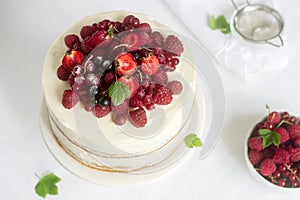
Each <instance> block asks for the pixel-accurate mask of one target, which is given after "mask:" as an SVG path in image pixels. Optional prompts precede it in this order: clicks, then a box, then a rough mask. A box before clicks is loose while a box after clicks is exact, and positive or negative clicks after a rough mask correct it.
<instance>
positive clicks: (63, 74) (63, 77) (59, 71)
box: [57, 65, 71, 81]
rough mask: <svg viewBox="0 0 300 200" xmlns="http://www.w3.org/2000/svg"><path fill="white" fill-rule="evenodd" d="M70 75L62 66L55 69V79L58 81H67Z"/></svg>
mask: <svg viewBox="0 0 300 200" xmlns="http://www.w3.org/2000/svg"><path fill="white" fill-rule="evenodd" d="M70 74H71V72H70V70H68V69H67V68H65V67H64V66H63V65H61V66H59V67H58V68H57V77H58V78H59V79H60V80H63V81H67V80H68V79H69V76H70Z"/></svg>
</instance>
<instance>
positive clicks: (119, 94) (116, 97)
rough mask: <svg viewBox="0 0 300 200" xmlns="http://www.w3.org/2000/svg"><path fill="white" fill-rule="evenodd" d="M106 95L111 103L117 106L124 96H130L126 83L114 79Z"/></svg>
mask: <svg viewBox="0 0 300 200" xmlns="http://www.w3.org/2000/svg"><path fill="white" fill-rule="evenodd" d="M108 95H109V96H110V98H111V102H112V104H114V105H115V106H118V105H120V104H122V103H123V102H124V100H125V99H126V98H129V97H130V91H129V88H128V86H127V85H125V84H124V83H121V82H119V81H116V82H115V83H113V84H112V85H111V86H110V87H109V89H108Z"/></svg>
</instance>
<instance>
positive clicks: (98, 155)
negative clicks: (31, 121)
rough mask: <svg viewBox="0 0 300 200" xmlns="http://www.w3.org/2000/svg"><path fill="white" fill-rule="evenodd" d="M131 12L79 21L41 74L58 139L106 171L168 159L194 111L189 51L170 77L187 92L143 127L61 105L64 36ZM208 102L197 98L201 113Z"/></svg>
mask: <svg viewBox="0 0 300 200" xmlns="http://www.w3.org/2000/svg"><path fill="white" fill-rule="evenodd" d="M128 14H132V13H128V12H127V11H112V12H107V13H102V14H97V15H92V16H87V17H84V18H83V19H81V20H79V21H78V22H76V23H75V24H74V25H73V26H72V27H70V28H69V29H68V30H66V31H65V32H64V33H63V34H62V35H61V36H59V37H58V38H57V40H56V41H55V42H54V43H53V44H52V46H51V47H50V49H49V51H48V53H47V56H46V58H45V63H44V69H43V73H42V84H43V90H44V98H45V102H46V106H47V109H48V112H49V121H50V124H51V128H52V131H53V133H54V135H55V137H56V138H57V140H58V142H59V143H60V145H61V146H62V147H63V148H64V149H65V150H66V151H67V152H68V153H69V154H70V155H72V156H73V157H74V158H76V159H77V160H78V161H80V162H82V163H83V164H86V165H88V166H90V167H94V168H97V169H100V170H105V171H121V172H128V171H135V170H138V169H141V168H144V167H147V166H152V165H155V164H156V163H159V162H161V161H163V160H164V159H165V158H166V157H168V155H170V154H171V153H172V152H173V151H174V150H175V149H176V148H178V146H179V145H180V144H181V143H182V141H183V137H184V134H183V132H184V131H186V130H185V129H186V128H185V126H187V127H188V124H189V123H190V122H189V121H190V118H191V113H192V110H193V109H194V108H193V105H194V95H193V94H194V92H195V87H196V81H195V69H194V66H192V64H191V60H192V56H191V55H190V54H189V52H188V50H185V52H184V54H183V55H182V56H181V59H180V63H179V65H178V66H177V69H176V73H170V75H169V80H177V79H178V80H181V81H182V83H183V88H184V90H183V93H182V94H181V95H179V96H176V97H174V100H173V101H172V103H171V104H169V105H166V106H158V107H156V109H154V110H152V111H149V112H147V115H148V119H149V121H148V123H147V125H146V127H144V128H135V127H134V126H133V125H132V124H130V123H128V122H127V123H126V124H125V125H123V126H117V125H116V124H115V123H114V122H113V121H112V119H111V115H110V114H109V115H107V116H105V117H104V118H101V119H98V118H96V117H95V116H94V115H93V114H92V113H90V112H86V111H85V110H84V109H83V107H82V105H81V104H77V105H76V106H75V107H74V108H72V109H70V110H69V109H65V108H64V107H63V106H62V103H61V99H62V93H63V91H64V90H65V89H67V88H68V87H69V85H68V83H67V82H63V81H61V80H59V79H58V78H57V76H56V70H57V67H58V66H59V65H60V62H61V59H62V57H63V55H64V54H65V52H66V51H67V47H66V46H65V45H64V37H65V36H66V35H67V34H69V33H75V34H78V35H79V31H80V29H81V27H82V26H84V25H91V24H93V23H97V22H99V21H101V20H103V19H110V20H112V21H122V20H123V18H124V17H125V16H127V15H128ZM133 15H135V16H137V17H138V18H139V19H140V20H141V21H143V22H147V23H149V24H150V25H151V27H152V29H159V30H160V31H162V32H166V33H169V32H171V31H170V29H168V28H167V27H165V26H164V25H162V24H161V23H159V22H157V21H155V20H153V19H151V18H149V17H147V16H144V15H140V14H136V13H134V14H133ZM199 92H200V91H199ZM203 105H204V100H203V98H201V100H200V105H199V101H198V108H199V106H200V108H201V110H198V112H200V113H199V116H201V117H203V116H204V113H205V110H204V106H203ZM203 119H204V117H203ZM203 123H204V122H203ZM203 123H202V124H198V125H197V126H198V127H197V130H199V131H201V130H202V128H203Z"/></svg>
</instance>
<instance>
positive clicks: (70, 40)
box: [64, 34, 80, 49]
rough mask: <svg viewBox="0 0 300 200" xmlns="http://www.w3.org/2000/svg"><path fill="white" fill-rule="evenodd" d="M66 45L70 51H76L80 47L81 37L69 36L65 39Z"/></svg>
mask: <svg viewBox="0 0 300 200" xmlns="http://www.w3.org/2000/svg"><path fill="white" fill-rule="evenodd" d="M64 41H65V44H66V46H67V47H68V48H69V49H74V47H75V46H76V45H78V43H79V42H80V41H79V37H78V36H77V35H76V34H69V35H67V36H66V37H65V38H64Z"/></svg>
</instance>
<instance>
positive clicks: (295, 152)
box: [289, 147, 300, 162]
mask: <svg viewBox="0 0 300 200" xmlns="http://www.w3.org/2000/svg"><path fill="white" fill-rule="evenodd" d="M289 153H290V155H291V161H293V162H298V161H299V160H300V148H299V147H297V148H291V149H289Z"/></svg>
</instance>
